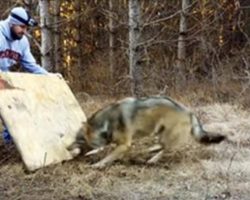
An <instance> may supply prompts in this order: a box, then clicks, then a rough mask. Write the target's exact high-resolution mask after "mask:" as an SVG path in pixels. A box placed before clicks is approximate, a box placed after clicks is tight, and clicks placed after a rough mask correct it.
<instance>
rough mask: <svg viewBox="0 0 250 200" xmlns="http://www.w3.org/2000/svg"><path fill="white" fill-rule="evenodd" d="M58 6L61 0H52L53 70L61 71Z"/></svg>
mask: <svg viewBox="0 0 250 200" xmlns="http://www.w3.org/2000/svg"><path fill="white" fill-rule="evenodd" d="M60 6H61V0H54V3H53V18H54V20H53V22H54V26H53V38H54V52H53V56H54V62H53V63H54V71H56V72H61V69H60V68H61V60H60V59H61V46H60V37H61V36H60V30H59V22H60Z"/></svg>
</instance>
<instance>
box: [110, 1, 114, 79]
mask: <svg viewBox="0 0 250 200" xmlns="http://www.w3.org/2000/svg"><path fill="white" fill-rule="evenodd" d="M109 69H110V78H111V80H113V74H114V17H113V0H109Z"/></svg>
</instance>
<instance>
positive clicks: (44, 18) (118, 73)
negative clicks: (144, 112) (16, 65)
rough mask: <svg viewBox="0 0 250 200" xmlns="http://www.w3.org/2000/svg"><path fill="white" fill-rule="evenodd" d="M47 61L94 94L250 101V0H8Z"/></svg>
mask: <svg viewBox="0 0 250 200" xmlns="http://www.w3.org/2000/svg"><path fill="white" fill-rule="evenodd" d="M0 5H1V6H0V12H1V18H2V19H4V18H5V17H7V16H8V13H9V11H10V10H11V8H13V7H14V6H19V5H21V6H24V7H26V8H27V9H28V10H29V11H30V12H31V13H32V16H34V17H35V18H36V19H37V20H38V21H39V26H38V27H36V28H34V29H30V30H29V37H30V39H31V45H32V47H33V48H32V52H33V54H34V55H35V57H36V59H37V61H38V62H39V63H41V64H42V66H43V67H45V68H46V69H48V70H49V71H52V72H59V73H61V74H62V75H63V76H64V78H65V79H66V80H67V81H68V83H69V85H70V86H71V88H72V90H73V91H74V92H84V93H85V94H88V95H107V96H121V95H139V96H142V95H152V94H168V95H172V96H177V97H178V96H183V95H190V96H195V98H196V100H197V101H200V100H202V101H206V102H211V101H220V102H227V101H237V102H240V103H242V105H244V106H249V102H250V95H249V88H250V72H249V68H250V45H249V44H250V42H249V41H250V40H249V34H250V23H249V21H250V9H249V8H250V1H249V0H192V1H191V0H182V1H181V0H180V1H176V0H168V1H164V0H154V1H148V0H63V1H62V0H40V1H38V0H22V1H20V0H19V1H17V0H9V1H1V2H0Z"/></svg>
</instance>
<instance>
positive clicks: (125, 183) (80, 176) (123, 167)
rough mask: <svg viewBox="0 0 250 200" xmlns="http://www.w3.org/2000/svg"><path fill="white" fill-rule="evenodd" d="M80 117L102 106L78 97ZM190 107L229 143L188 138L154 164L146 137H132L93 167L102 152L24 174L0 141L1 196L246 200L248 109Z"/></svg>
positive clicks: (19, 199) (249, 190) (249, 187)
mask: <svg viewBox="0 0 250 200" xmlns="http://www.w3.org/2000/svg"><path fill="white" fill-rule="evenodd" d="M78 99H79V100H80V101H79V102H80V104H81V105H82V107H83V109H84V111H85V113H86V115H87V116H88V115H90V114H91V113H92V112H94V111H95V110H97V109H98V108H100V107H101V106H103V105H104V104H107V102H108V101H109V100H107V101H106V100H103V99H99V100H95V99H92V98H90V97H88V96H78ZM192 110H193V111H194V112H195V113H196V114H197V116H199V118H200V119H201V121H202V122H203V123H204V127H205V129H207V130H211V131H212V130H214V131H215V130H216V131H218V132H222V133H225V134H226V135H227V136H228V137H229V139H230V140H231V142H223V143H221V144H219V145H213V146H201V145H199V144H197V143H195V142H194V141H190V143H189V145H186V146H185V148H184V149H182V150H179V151H178V152H170V153H169V154H168V155H165V157H164V159H163V160H162V161H161V162H159V163H158V164H156V165H148V164H146V163H145V161H146V160H147V158H149V156H150V155H148V154H146V153H145V149H146V148H147V147H148V146H149V145H148V143H150V142H152V140H151V139H150V138H144V139H139V140H135V142H134V145H133V148H132V150H131V151H130V153H129V154H128V155H127V157H126V158H125V159H124V160H122V161H118V162H116V163H114V164H113V165H112V166H110V167H108V168H106V169H103V170H97V169H92V168H91V166H90V165H91V163H94V162H96V161H97V160H99V159H100V158H102V157H103V156H104V155H105V154H106V153H107V152H108V151H110V149H109V148H107V149H106V150H105V151H104V152H101V153H100V154H98V155H93V156H90V157H88V158H86V157H84V156H83V155H80V156H78V157H77V158H76V159H74V160H71V161H68V162H64V163H62V164H57V165H53V166H49V167H46V168H43V169H40V170H38V171H36V172H34V173H27V172H26V171H25V170H24V168H23V163H22V161H21V158H20V155H19V153H18V152H17V150H16V149H15V146H14V145H6V144H4V143H3V141H2V139H0V177H1V178H0V199H1V200H5V199H6V200H7V199H8V200H12V199H13V200H34V199H37V200H50V199H56V200H88V199H89V200H90V199H102V200H116V199H118V200H130V199H131V200H151V199H157V200H182V199H183V200H193V199H194V200H218V199H219V200H222V199H231V200H238V199H239V200H244V199H245V200H249V199H250V167H249V166H250V113H249V111H248V110H246V109H242V108H241V107H240V106H237V105H230V104H216V103H214V104H210V105H203V106H200V107H196V108H195V109H194V108H192Z"/></svg>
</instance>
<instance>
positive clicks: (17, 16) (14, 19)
mask: <svg viewBox="0 0 250 200" xmlns="http://www.w3.org/2000/svg"><path fill="white" fill-rule="evenodd" d="M8 20H9V23H10V24H13V25H27V26H35V25H37V23H36V21H35V20H34V19H32V18H31V17H30V15H29V13H28V12H27V11H26V10H25V9H24V8H23V7H16V8H13V9H12V10H11V12H10V15H9V17H8Z"/></svg>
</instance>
